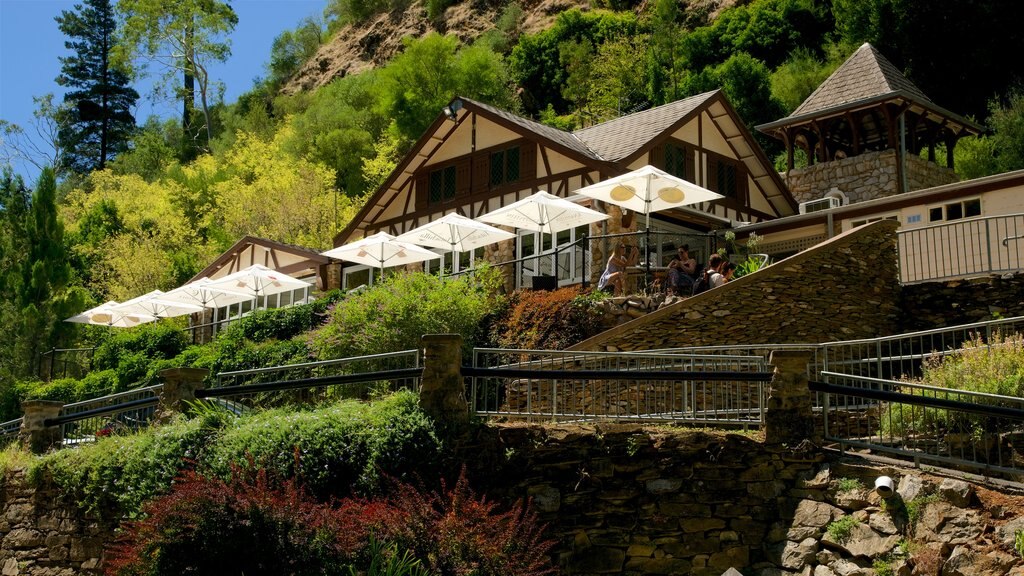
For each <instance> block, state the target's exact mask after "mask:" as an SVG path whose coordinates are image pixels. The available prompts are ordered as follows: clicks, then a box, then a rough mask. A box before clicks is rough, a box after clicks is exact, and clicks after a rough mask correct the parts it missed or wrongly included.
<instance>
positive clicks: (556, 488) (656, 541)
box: [0, 424, 1024, 576]
mask: <svg viewBox="0 0 1024 576" xmlns="http://www.w3.org/2000/svg"><path fill="white" fill-rule="evenodd" d="M460 451H461V453H462V454H463V455H472V457H465V458H464V461H465V462H466V464H467V467H468V470H467V475H468V477H469V479H470V481H471V485H472V486H474V488H475V489H476V490H477V491H478V492H480V493H483V494H487V496H488V499H489V500H492V501H493V500H507V501H514V500H518V499H521V498H524V497H529V498H530V499H532V503H533V507H534V509H535V510H536V511H537V512H538V513H539V515H540V519H541V520H542V521H543V522H545V523H546V524H547V527H548V528H547V533H548V535H549V536H550V537H552V538H554V539H555V541H556V544H555V547H554V548H553V549H552V554H553V555H554V557H555V559H556V561H557V563H558V565H559V566H560V572H561V573H563V574H585V575H590V574H593V575H596V574H626V573H629V574H691V575H694V576H702V575H707V576H718V575H720V574H722V573H723V572H725V571H726V570H727V569H728V568H731V567H735V568H737V569H740V570H742V571H743V573H744V574H751V575H755V574H756V575H759V576H762V575H763V576H769V575H771V576H780V575H786V574H801V573H803V574H809V573H812V572H813V573H814V574H821V575H825V576H831V575H836V574H863V575H867V574H908V573H910V572H909V571H910V570H914V571H915V572H914V573H915V574H938V573H939V570H942V572H941V573H942V574H957V575H960V576H988V575H993V576H994V575H996V574H1000V575H1002V574H1013V575H1016V576H1020V575H1022V574H1024V569H1022V567H1021V562H1020V558H1019V555H1018V554H1015V552H1014V539H1015V536H1016V534H1017V532H1018V531H1020V530H1022V529H1024V517H1022V516H1021V515H1020V514H1019V512H1020V510H1021V509H1022V506H1024V496H1017V495H1013V494H1011V493H1009V491H1007V490H1002V491H996V490H992V489H991V488H990V487H985V486H982V485H974V484H970V483H967V482H964V481H961V480H956V479H952V478H943V477H938V476H934V475H929V474H923V473H921V472H919V471H915V470H912V469H903V468H894V467H891V466H881V465H877V464H871V463H868V462H866V461H863V460H859V459H855V458H846V459H843V460H839V459H838V458H831V459H826V458H825V453H823V452H820V451H813V452H811V451H805V450H801V449H789V448H784V447H772V446H769V445H767V444H765V443H763V442H761V441H759V440H758V439H757V438H756V437H753V436H751V435H745V434H736V433H732V434H726V433H706V432H699V431H680V430H672V429H670V428H642V427H640V426H636V425H611V424H609V425H596V426H593V425H588V426H577V425H562V426H539V425H503V426H489V427H482V428H479V429H478V430H477V433H476V434H475V435H473V436H472V437H471V440H469V441H467V442H465V443H463V444H462V445H461V447H460ZM881 475H887V476H890V477H892V478H893V479H894V480H895V481H896V483H897V485H898V490H897V492H898V496H896V497H894V498H892V499H889V500H888V501H886V502H884V503H883V502H882V501H881V499H880V497H879V496H878V495H877V494H876V493H875V492H874V491H873V490H871V489H870V487H871V486H872V485H873V482H874V480H875V478H877V477H878V476H881ZM1002 492H1005V493H1002ZM113 528H114V527H113V526H111V525H108V524H103V523H101V522H98V521H96V520H92V519H90V518H89V517H88V516H86V515H84V514H83V513H82V512H80V511H79V509H78V508H77V506H76V505H75V502H74V501H73V500H71V499H67V498H64V497H61V496H60V494H59V493H58V492H57V491H56V490H54V489H53V488H52V487H50V486H49V484H48V481H43V482H42V484H41V485H40V484H39V483H38V482H37V483H29V482H28V481H27V480H26V478H25V476H24V474H22V473H18V472H12V471H8V473H7V475H6V477H5V479H4V484H3V490H2V492H0V570H2V572H0V573H2V574H4V575H15V574H25V575H33V576H42V575H47V576H50V575H57V574H61V575H65V574H67V575H70V574H96V573H99V571H100V570H101V569H102V567H103V566H102V564H101V563H100V558H101V553H102V549H103V547H104V546H105V545H107V544H109V543H110V542H111V541H112V538H113V536H114V530H113ZM886 570H889V572H886Z"/></svg>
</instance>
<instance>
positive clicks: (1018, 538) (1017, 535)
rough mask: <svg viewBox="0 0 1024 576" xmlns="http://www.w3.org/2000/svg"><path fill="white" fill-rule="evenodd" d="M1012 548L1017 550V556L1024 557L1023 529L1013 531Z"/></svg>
mask: <svg viewBox="0 0 1024 576" xmlns="http://www.w3.org/2000/svg"><path fill="white" fill-rule="evenodd" d="M1013 550H1014V551H1015V552H1017V556H1020V557H1021V558H1024V529H1021V530H1017V531H1016V532H1014V533H1013Z"/></svg>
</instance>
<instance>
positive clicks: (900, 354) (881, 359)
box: [811, 316, 1024, 380]
mask: <svg viewBox="0 0 1024 576" xmlns="http://www.w3.org/2000/svg"><path fill="white" fill-rule="evenodd" d="M1020 333H1024V317H1022V316H1018V317H1014V318H1003V319H1000V320H989V321H986V322H975V323H973V324H962V325H959V326H954V327H950V328H936V329H933V330H921V331H918V332H909V333H906V334H899V335H896V336H884V337H881V338H869V339H862V340H845V341H840V342H826V343H824V344H821V345H820V346H819V347H818V349H817V350H818V352H817V357H816V360H815V366H814V367H812V370H811V377H812V378H814V377H815V374H817V373H820V372H822V371H831V372H837V373H842V374H847V375H854V376H863V377H867V378H882V379H887V380H897V379H902V378H919V377H921V368H922V365H923V363H924V361H925V359H926V358H929V357H942V356H947V355H950V354H958V353H959V350H960V348H961V347H962V346H963V345H964V343H966V342H970V341H972V340H979V339H980V340H981V341H982V342H983V343H985V344H991V343H993V342H996V341H998V340H999V339H1001V338H1005V337H1007V336H1010V335H1013V334H1020Z"/></svg>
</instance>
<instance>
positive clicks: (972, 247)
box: [897, 214, 1024, 284]
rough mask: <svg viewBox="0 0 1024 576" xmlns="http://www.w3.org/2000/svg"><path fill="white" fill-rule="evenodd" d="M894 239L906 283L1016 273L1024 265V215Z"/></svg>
mask: <svg viewBox="0 0 1024 576" xmlns="http://www.w3.org/2000/svg"><path fill="white" fill-rule="evenodd" d="M897 238H898V240H897V241H898V246H899V259H900V280H901V282H903V283H904V284H911V283H914V282H934V281H936V280H944V279H947V278H962V277H966V276H975V275H982V274H998V273H1002V272H1017V271H1020V270H1021V268H1022V264H1024V258H1022V257H1021V256H1022V251H1024V214H1010V215H1005V216H987V217H980V218H969V219H965V220H957V221H954V222H947V223H943V224H936V225H933V226H924V227H921V228H911V229H908V230H901V231H899V232H898V233H897Z"/></svg>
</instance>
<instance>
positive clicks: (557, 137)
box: [461, 98, 604, 161]
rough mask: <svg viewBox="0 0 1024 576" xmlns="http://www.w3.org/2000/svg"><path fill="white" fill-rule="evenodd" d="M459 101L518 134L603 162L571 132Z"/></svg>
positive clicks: (476, 103) (479, 103)
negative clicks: (527, 135)
mask: <svg viewBox="0 0 1024 576" xmlns="http://www.w3.org/2000/svg"><path fill="white" fill-rule="evenodd" d="M461 100H462V101H463V102H464V103H466V102H468V103H470V104H471V105H472V106H473V107H474V108H477V109H479V110H480V111H483V112H486V113H489V114H490V115H491V116H493V117H496V118H498V119H501V120H504V121H505V123H507V124H511V125H513V126H514V127H517V128H520V129H521V130H517V131H518V132H521V133H527V134H530V133H532V134H537V135H538V136H541V137H543V138H545V139H547V140H550V141H551V142H555V143H557V144H559V145H561V146H562V147H564V148H567V149H569V150H572V151H573V152H576V153H577V154H579V155H581V156H585V157H587V158H590V159H592V160H598V161H600V160H604V158H602V157H601V156H600V154H597V153H595V151H594V150H592V149H591V148H589V147H588V146H587V144H586V143H585V142H584V141H583V140H582V139H581V138H579V137H577V136H576V135H575V134H573V133H571V132H566V131H564V130H559V129H558V128H553V127H551V126H548V125H547V124H541V123H540V122H535V121H533V120H530V119H528V118H523V117H522V116H516V115H515V114H513V113H511V112H508V111H506V110H502V109H500V108H495V107H494V106H491V105H489V104H484V103H483V102H477V101H475V100H470V99H469V98H462V99H461ZM524 131H525V132H524Z"/></svg>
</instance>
